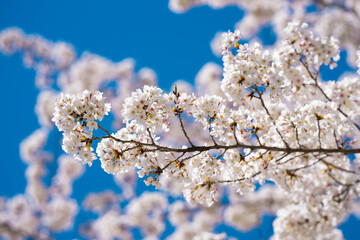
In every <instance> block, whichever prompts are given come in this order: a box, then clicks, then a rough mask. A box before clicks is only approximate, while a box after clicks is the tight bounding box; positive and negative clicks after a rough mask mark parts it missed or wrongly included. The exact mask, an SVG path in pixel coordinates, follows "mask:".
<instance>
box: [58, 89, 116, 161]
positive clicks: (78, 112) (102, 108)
mask: <svg viewBox="0 0 360 240" xmlns="http://www.w3.org/2000/svg"><path fill="white" fill-rule="evenodd" d="M109 111H110V105H109V104H108V103H105V102H104V98H103V96H102V94H101V93H100V92H94V93H93V92H89V91H84V92H83V93H81V94H77V95H70V94H62V95H61V96H60V98H59V99H58V100H57V102H56V106H55V113H54V118H53V121H54V122H55V125H56V126H57V127H58V129H59V130H60V131H63V132H64V133H63V136H64V140H63V143H64V145H63V149H64V151H65V152H67V153H70V154H72V155H73V156H74V157H75V158H76V159H79V160H81V161H82V162H83V163H87V164H89V165H91V162H92V160H94V159H96V157H95V154H94V153H93V152H92V150H93V149H92V148H91V143H92V141H93V140H92V136H91V132H92V131H93V129H97V128H98V125H97V122H96V120H99V121H101V120H102V119H103V118H104V115H106V114H108V112H109Z"/></svg>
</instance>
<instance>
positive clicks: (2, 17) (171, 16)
mask: <svg viewBox="0 0 360 240" xmlns="http://www.w3.org/2000/svg"><path fill="white" fill-rule="evenodd" d="M242 16H243V13H242V12H241V11H240V10H239V9H238V8H235V7H229V8H226V9H222V10H217V11H216V10H213V9H210V8H208V7H201V8H195V9H192V10H191V11H189V12H187V13H185V14H180V15H179V14H175V13H172V12H171V11H170V10H169V9H168V0H136V1H121V0H113V1H110V0H105V1H95V0H86V1H85V0H76V1H73V0H62V1H49V0H41V1H40V0H33V1H29V0H21V1H20V0H11V1H5V0H0V30H3V29H5V28H8V27H12V26H17V27H19V28H22V29H23V30H24V31H25V32H26V33H32V34H33V33H36V34H39V35H42V36H43V37H45V38H47V39H49V40H52V41H58V40H62V41H66V42H69V43H70V44H72V45H74V47H75V49H76V50H77V52H78V54H79V55H80V54H81V53H82V52H83V51H90V52H93V53H96V54H99V55H101V56H104V57H106V58H109V59H111V60H113V61H121V60H123V59H125V58H128V57H131V58H134V59H135V60H136V69H140V68H142V67H149V68H152V69H153V70H155V72H156V73H157V76H158V79H159V85H160V87H161V88H164V89H165V90H169V88H170V86H171V85H172V83H173V82H174V81H176V80H178V79H183V80H186V81H189V82H191V83H192V82H193V80H194V78H195V75H196V73H197V72H198V71H199V69H200V68H201V67H202V66H203V65H204V64H205V63H207V62H209V61H214V62H217V63H219V64H221V59H220V58H218V57H216V56H214V55H213V54H212V52H211V49H210V41H211V39H212V38H213V37H214V35H215V34H216V32H218V31H227V30H228V29H230V30H233V27H234V24H235V23H236V22H237V21H238V20H239V19H240V18H241V17H242ZM265 35H266V34H265ZM34 77H35V73H34V71H33V70H28V69H25V68H24V67H23V64H22V61H21V58H20V56H19V55H15V56H12V57H7V56H3V55H1V54H0V84H1V90H2V93H1V96H2V99H3V101H5V104H2V113H1V116H2V117H1V120H0V121H1V122H0V124H1V126H2V127H3V129H2V132H1V134H2V137H1V138H0V139H1V140H0V141H1V142H0V148H1V152H2V158H1V160H0V161H1V168H0V182H1V184H0V195H3V196H4V195H5V196H8V197H11V196H13V195H15V194H17V193H22V192H24V188H25V184H26V181H25V177H24V170H25V164H23V163H22V162H21V160H20V157H19V143H20V142H21V141H22V140H23V139H24V138H26V137H27V136H29V135H30V134H31V133H32V132H33V131H34V130H36V129H37V128H39V124H38V123H37V118H36V116H35V113H34V106H35V102H36V96H37V94H38V90H37V89H36V88H35V83H34ZM50 137H51V139H52V140H51V144H52V146H49V147H50V149H56V151H58V153H59V151H61V149H60V147H57V144H58V140H59V135H58V134H57V133H54V134H52V135H51V136H50ZM89 181H90V182H91V186H90V184H89ZM105 188H114V189H116V186H115V184H114V183H113V181H112V177H111V176H109V175H107V174H106V173H105V172H104V171H103V170H101V169H100V166H99V164H95V166H94V167H92V168H87V171H86V174H85V175H84V176H83V177H82V178H81V179H80V180H78V181H76V182H75V185H74V191H75V192H76V193H75V194H74V196H75V197H76V198H77V199H78V200H81V199H82V198H83V197H84V196H85V195H86V193H88V192H90V191H93V192H97V191H101V190H104V189H105ZM140 188H142V187H141V186H140ZM82 218H84V216H82ZM80 220H81V219H77V222H79V221H80ZM359 226H360V221H359V220H357V219H355V218H352V219H351V221H349V222H348V223H346V224H345V225H344V226H343V229H344V230H345V231H344V233H345V236H346V237H347V239H357V236H355V235H356V234H355V233H356V231H354V230H353V229H356V227H359ZM266 227H267V226H265V228H266ZM219 230H220V229H219ZM223 230H224V231H226V230H228V229H227V228H223ZM256 234H257V233H256V232H252V233H251V234H250V235H246V236H245V238H246V239H252V238H255V237H256V236H257V235H256ZM352 234H353V236H352ZM76 236H77V234H76V231H75V230H74V231H72V232H70V233H68V234H66V235H60V236H59V237H58V238H69V237H76Z"/></svg>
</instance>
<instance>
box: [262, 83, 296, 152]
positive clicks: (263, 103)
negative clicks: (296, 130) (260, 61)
mask: <svg viewBox="0 0 360 240" xmlns="http://www.w3.org/2000/svg"><path fill="white" fill-rule="evenodd" d="M255 91H256V92H257V93H258V94H259V99H260V102H261V105H262V107H263V108H264V109H265V111H266V113H267V115H268V116H269V118H270V120H271V122H272V124H273V125H274V127H275V129H276V132H277V133H278V134H279V136H280V138H281V140H282V141H283V142H284V144H285V146H286V147H287V148H289V144H288V143H287V142H286V141H285V139H284V137H283V135H282V134H281V133H280V131H279V129H278V127H277V125H276V122H275V120H274V119H273V117H272V116H271V114H270V111H269V109H268V108H267V107H266V105H265V102H264V99H263V98H262V93H260V91H259V90H258V88H257V87H255Z"/></svg>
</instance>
